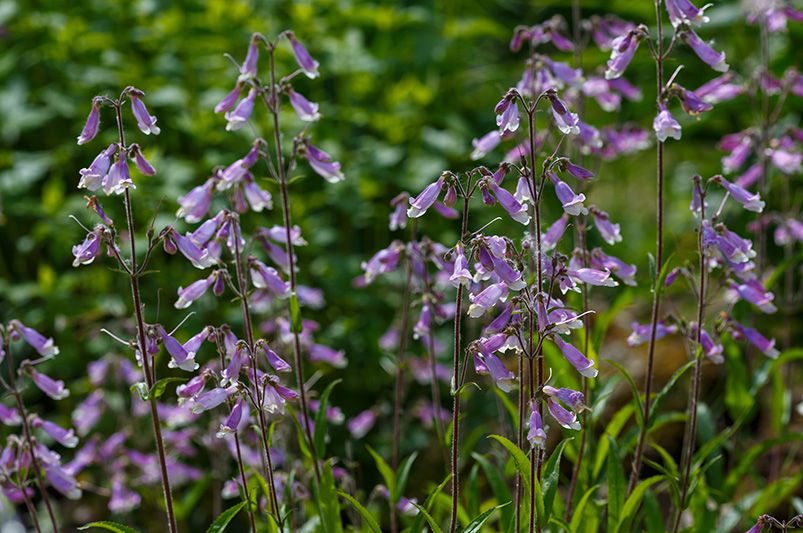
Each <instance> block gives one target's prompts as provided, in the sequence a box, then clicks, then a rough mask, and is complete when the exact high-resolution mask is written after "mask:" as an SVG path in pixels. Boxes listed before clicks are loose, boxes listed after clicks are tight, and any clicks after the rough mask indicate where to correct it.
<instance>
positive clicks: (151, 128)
mask: <svg viewBox="0 0 803 533" xmlns="http://www.w3.org/2000/svg"><path fill="white" fill-rule="evenodd" d="M143 96H145V93H144V92H142V91H140V90H139V89H132V90H130V91H129V92H128V98H129V99H130V100H131V111H133V112H134V118H136V119H137V126H138V127H139V129H140V131H142V133H144V134H145V135H150V134H151V133H153V134H154V135H159V132H160V131H161V130H160V129H159V127H158V126H157V125H156V117H155V116H153V115H151V114H150V113H148V109H147V108H146V107H145V104H144V103H143V102H142V100H140V98H142V97H143Z"/></svg>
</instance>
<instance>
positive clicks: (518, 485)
mask: <svg viewBox="0 0 803 533" xmlns="http://www.w3.org/2000/svg"><path fill="white" fill-rule="evenodd" d="M518 402H519V405H518V409H519V427H518V434H517V435H516V444H517V445H518V447H519V449H522V450H523V449H524V412H525V411H524V403H525V395H524V357H521V356H520V357H519V393H518ZM522 492H523V491H522V486H521V474H520V473H519V471H518V469H516V533H518V532H519V531H521V497H522Z"/></svg>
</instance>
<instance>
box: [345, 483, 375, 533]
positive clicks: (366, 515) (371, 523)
mask: <svg viewBox="0 0 803 533" xmlns="http://www.w3.org/2000/svg"><path fill="white" fill-rule="evenodd" d="M337 495H338V496H340V497H341V498H343V499H344V500H346V501H347V502H349V503H350V504H351V506H352V507H354V508H355V509H356V510H357V512H358V513H360V516H362V519H363V520H364V521H365V523H366V524H367V525H368V528H369V529H370V530H371V531H372V532H373V533H382V528H380V527H379V523H378V522H377V521H376V519H375V518H374V517H373V515H372V514H371V512H370V511H369V510H368V509H366V508H365V507H364V506H363V504H361V503H360V502H358V501H357V500H356V499H355V498H354V497H353V496H351V494H348V493H346V492H343V491H342V490H339V491H337Z"/></svg>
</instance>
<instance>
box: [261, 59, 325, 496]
mask: <svg viewBox="0 0 803 533" xmlns="http://www.w3.org/2000/svg"><path fill="white" fill-rule="evenodd" d="M269 57H270V82H271V96H272V100H273V102H274V103H276V105H278V101H279V95H278V93H277V91H278V87H277V86H276V61H275V58H274V48H273V47H270V54H269ZM268 109H269V110H270V113H271V116H272V117H273V139H274V144H275V146H274V148H275V150H276V166H277V167H278V169H279V190H280V192H281V196H282V211H283V213H284V230H285V239H286V243H285V248H286V250H287V258H288V259H287V261H288V263H289V264H288V269H289V270H290V293H291V294H292V298H296V267H295V257H294V254H295V252H294V249H293V248H294V247H293V240H292V238H291V232H292V227H293V225H292V222H291V220H290V199H289V193H288V191H287V168H286V167H285V165H284V155H283V154H282V134H281V131H280V130H279V109H278V108H274V106H268ZM288 305H289V304H288ZM291 329H295V328H291ZM293 354H294V356H295V357H294V359H295V365H296V382H297V385H298V392H299V394H300V396H301V418H302V421H303V423H304V433H305V435H306V437H307V446H308V447H309V450H310V453H311V454H312V466H313V470H314V472H315V479H316V480H317V482H318V484H320V482H321V469H320V466H319V465H318V453H317V452H316V451H315V441H314V439H313V438H312V425H311V424H310V417H309V405H308V402H307V391H306V387H305V385H304V366H303V362H302V360H301V339H300V338H299V334H298V332H296V331H293Z"/></svg>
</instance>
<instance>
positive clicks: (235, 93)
mask: <svg viewBox="0 0 803 533" xmlns="http://www.w3.org/2000/svg"><path fill="white" fill-rule="evenodd" d="M242 90H243V86H242V84H240V83H239V82H237V85H235V86H234V89H232V90H231V92H229V94H227V95H226V96H224V97H223V100H221V101H220V102H218V104H217V105H216V106H215V113H224V112H226V111H231V109H232V108H233V107H234V105H235V104H236V103H237V100H238V99H239V98H240V93H241V92H242Z"/></svg>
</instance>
